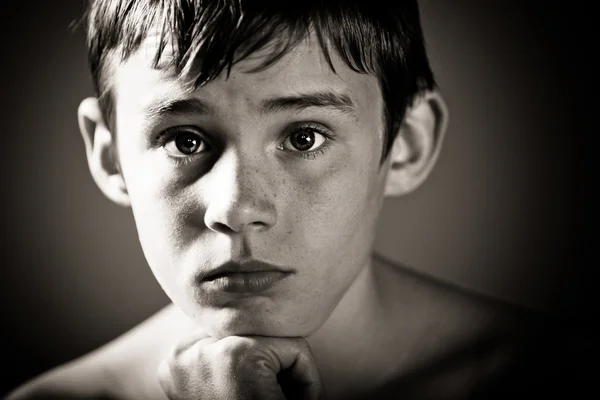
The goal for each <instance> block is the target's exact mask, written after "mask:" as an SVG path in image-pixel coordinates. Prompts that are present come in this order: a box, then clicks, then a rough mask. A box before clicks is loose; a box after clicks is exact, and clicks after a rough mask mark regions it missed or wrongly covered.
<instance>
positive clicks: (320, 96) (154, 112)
mask: <svg viewBox="0 0 600 400" xmlns="http://www.w3.org/2000/svg"><path fill="white" fill-rule="evenodd" d="M310 107H320V108H332V109H335V110H337V111H339V112H341V113H344V114H351V115H355V112H356V108H355V105H354V103H353V102H352V99H351V98H350V96H348V95H346V94H344V93H338V92H333V91H320V92H313V93H306V94H299V95H292V96H283V97H276V98H272V99H267V100H265V101H263V102H262V103H261V104H260V106H259V109H258V111H259V113H260V114H269V113H276V112H282V111H296V112H299V111H303V110H305V109H307V108H310ZM145 113H146V116H147V117H149V118H151V119H160V118H163V117H165V116H167V115H169V116H178V115H189V114H197V115H208V114H215V113H216V110H215V108H214V107H212V106H211V105H210V104H208V103H206V102H204V101H202V100H200V99H198V98H195V97H194V98H184V99H168V100H163V101H159V102H156V103H154V104H152V105H150V106H149V107H148V108H147V109H146V111H145Z"/></svg>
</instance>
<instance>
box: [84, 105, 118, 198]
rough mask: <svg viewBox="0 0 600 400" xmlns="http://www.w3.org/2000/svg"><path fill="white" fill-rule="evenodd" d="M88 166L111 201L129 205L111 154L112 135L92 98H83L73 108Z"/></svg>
mask: <svg viewBox="0 0 600 400" xmlns="http://www.w3.org/2000/svg"><path fill="white" fill-rule="evenodd" d="M77 116H78V121H79V130H80V132H81V135H82V137H83V143H84V145H85V152H86V155H87V160H88V166H89V168H90V172H91V174H92V177H93V178H94V181H95V182H96V184H97V185H98V187H99V188H100V190H101V191H102V192H103V193H104V195H105V196H106V197H108V198H109V199H111V200H112V201H113V202H115V203H117V204H119V205H122V206H125V207H127V206H129V195H128V193H127V188H126V187H125V181H124V179H123V175H122V174H121V171H120V170H119V167H118V160H117V159H116V157H115V154H114V145H115V143H114V142H113V135H112V134H111V132H110V131H109V130H108V128H107V127H106V125H105V123H104V120H103V118H102V113H101V111H100V107H99V105H98V100H97V99H96V98H92V97H90V98H87V99H85V100H83V101H82V102H81V104H80V105H79V109H78V110H77Z"/></svg>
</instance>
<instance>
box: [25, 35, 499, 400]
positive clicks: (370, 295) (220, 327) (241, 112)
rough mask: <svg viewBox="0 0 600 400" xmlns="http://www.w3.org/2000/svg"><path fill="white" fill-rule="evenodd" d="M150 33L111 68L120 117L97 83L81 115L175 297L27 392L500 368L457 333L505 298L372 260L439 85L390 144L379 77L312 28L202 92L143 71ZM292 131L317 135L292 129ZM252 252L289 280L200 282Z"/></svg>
mask: <svg viewBox="0 0 600 400" xmlns="http://www.w3.org/2000/svg"><path fill="white" fill-rule="evenodd" d="M153 46H154V47H155V43H154V44H153V42H152V40H147V41H146V42H145V43H144V44H143V45H142V48H141V49H140V50H139V51H138V52H137V53H136V54H135V55H133V56H131V57H130V58H129V59H128V60H126V61H124V62H123V63H121V64H119V65H115V66H114V71H113V73H114V76H113V78H114V85H115V91H114V92H115V108H116V121H115V126H116V128H115V129H116V132H117V133H116V134H112V133H111V132H109V130H108V128H107V126H106V124H105V123H104V121H103V120H102V115H101V113H100V111H99V108H98V104H97V101H96V100H95V99H86V100H84V101H83V102H82V104H81V106H80V109H79V118H80V119H79V122H80V129H81V131H82V135H83V139H84V143H85V147H86V152H87V156H88V161H89V166H90V170H91V173H92V176H93V178H94V179H95V181H96V183H97V185H98V186H99V187H100V189H101V190H102V191H103V192H104V194H105V195H106V196H107V197H108V198H110V199H111V200H113V201H114V202H115V203H117V204H121V205H123V206H128V207H129V206H130V207H131V209H132V211H133V215H134V218H135V222H136V227H137V230H138V235H139V239H140V243H141V245H142V249H143V251H144V254H145V256H146V259H147V261H148V264H149V266H150V268H151V269H152V271H153V273H154V275H155V276H156V278H157V280H158V282H159V283H160V284H161V286H162V288H163V289H164V290H165V292H166V294H167V295H168V296H169V297H170V298H171V300H172V301H173V304H174V306H172V307H168V308H166V309H165V310H163V311H161V312H160V313H159V314H157V315H156V316H155V317H154V318H152V319H150V320H149V321H147V322H145V323H143V324H142V325H141V326H139V327H138V328H136V329H135V330H133V331H132V332H130V333H128V334H126V335H124V336H123V337H121V338H119V339H117V340H115V341H114V342H112V343H109V344H108V345H106V346H104V347H103V348H101V349H99V350H98V351H96V352H94V353H93V354H91V355H89V356H86V357H84V358H82V359H80V360H77V361H75V362H74V363H71V364H70V365H67V366H64V367H61V368H60V369H58V370H55V371H54V372H51V373H49V374H46V375H45V376H44V377H42V378H40V379H39V380H38V381H37V383H33V384H32V385H30V386H29V387H30V388H33V389H32V391H37V390H40V391H43V390H56V389H53V388H57V387H62V388H63V393H64V392H66V393H73V392H76V393H78V395H77V396H75V397H78V398H90V397H93V395H106V396H108V397H110V398H123V399H129V398H131V399H135V398H149V399H153V398H156V399H161V398H165V394H164V393H167V394H168V397H169V398H171V399H187V398H194V399H198V398H200V399H203V398H215V397H216V398H224V399H228V400H229V399H231V400H234V399H235V400H241V399H245V398H248V395H249V393H248V391H247V390H246V389H247V388H248V387H251V388H253V389H252V390H251V393H250V394H251V395H253V396H254V397H257V398H263V399H264V398H267V399H270V398H274V399H280V398H282V397H281V396H282V392H281V391H280V388H279V387H278V383H277V379H276V375H277V374H278V373H279V372H282V371H283V370H286V369H289V370H291V372H292V374H291V375H292V377H293V379H292V381H293V383H294V384H296V386H298V384H299V385H300V387H301V388H302V390H303V391H304V392H305V393H306V396H305V399H313V398H315V396H317V395H320V396H321V398H324V399H331V400H334V399H348V400H350V399H353V398H356V399H363V398H385V397H386V396H388V397H390V396H391V398H397V396H398V394H399V393H401V394H403V395H404V394H405V395H406V397H408V398H412V399H414V398H418V396H425V395H427V396H430V398H431V397H433V398H435V397H436V396H438V397H439V396H442V398H448V396H450V397H456V396H453V394H456V395H457V396H458V395H463V394H465V393H466V392H468V391H469V390H471V388H472V385H471V382H473V381H478V380H481V379H483V377H485V376H486V375H488V374H489V373H490V371H492V370H494V369H496V368H497V367H499V365H500V364H502V362H503V360H504V357H505V356H506V354H507V353H506V351H504V350H503V349H502V348H500V349H499V350H498V349H493V347H494V346H491V347H490V350H489V351H483V352H482V351H479V352H478V353H477V356H476V357H474V356H473V355H472V354H471V353H469V352H466V351H464V348H469V347H471V346H472V345H474V344H475V343H479V342H481V341H486V340H487V339H488V337H489V336H490V335H491V336H497V335H501V334H502V333H504V332H505V330H506V329H507V325H509V326H510V325H511V321H510V320H511V318H510V316H509V314H506V313H505V312H504V311H501V310H500V308H495V307H493V306H491V305H490V304H489V303H487V302H482V301H480V300H477V299H476V298H472V297H469V296H465V295H463V294H461V293H460V292H458V291H452V290H448V288H446V287H444V286H443V285H440V284H437V283H434V282H432V281H430V280H426V279H423V278H422V277H418V276H415V275H414V274H411V273H409V272H407V271H405V270H402V269H397V268H394V267H392V266H391V265H389V264H387V263H385V262H382V261H381V260H380V259H379V258H377V257H372V247H373V241H374V238H375V227H376V223H377V219H378V215H379V211H380V209H381V206H382V203H383V199H384V197H385V196H401V195H405V194H408V193H410V192H411V191H412V190H414V189H415V188H416V187H418V186H419V185H420V184H421V183H422V182H423V181H424V180H425V179H426V177H427V176H428V174H429V172H430V171H431V169H432V167H433V165H434V164H435V161H436V158H437V155H438V153H439V149H440V143H441V141H442V137H443V134H444V131H445V127H446V121H447V110H446V107H445V104H444V102H443V100H442V99H441V96H440V95H439V94H438V93H423V94H422V95H421V96H419V98H418V99H416V100H415V102H414V104H412V105H411V106H410V107H409V108H408V109H407V110H406V114H405V119H404V121H403V122H404V123H403V125H402V127H401V129H400V132H399V134H398V135H397V137H396V139H395V141H394V146H393V149H392V150H391V153H390V154H389V155H388V156H387V157H386V158H385V159H383V160H382V158H381V152H382V148H383V138H384V136H383V135H384V129H383V119H382V110H383V104H382V96H381V91H380V88H379V86H378V81H377V80H376V78H375V77H374V76H371V75H366V74H358V73H356V72H355V71H352V70H351V69H350V68H349V67H348V66H347V65H345V64H344V63H343V62H342V61H341V60H340V59H339V58H338V57H336V56H335V54H334V57H333V60H332V62H333V63H334V64H335V70H336V71H337V72H336V73H334V72H333V71H332V69H331V68H330V66H329V64H328V63H327V61H326V60H325V59H324V57H323V54H322V52H321V50H320V48H319V46H318V44H317V42H316V39H315V38H311V37H307V38H306V40H305V41H302V42H301V43H299V44H298V46H297V47H295V48H294V49H292V50H291V51H290V53H288V54H286V55H285V56H284V57H282V58H281V59H280V60H279V61H278V62H277V63H276V64H274V65H272V66H271V67H269V68H268V69H266V70H262V71H259V72H249V71H254V70H255V68H253V67H255V63H256V62H257V61H260V60H261V59H262V57H263V56H264V55H263V54H261V53H260V52H258V53H257V54H254V55H253V57H250V58H249V59H247V60H243V61H241V62H240V63H239V64H236V65H235V66H234V67H233V68H232V71H231V75H230V76H229V77H219V78H218V79H216V80H214V81H212V82H210V83H208V84H207V85H205V86H203V87H201V88H199V89H197V90H195V91H193V92H191V91H189V89H186V88H185V87H184V86H182V84H181V81H179V80H177V79H175V78H174V77H173V76H172V75H171V74H169V73H168V71H167V72H165V71H158V70H155V69H153V68H151V67H150V60H151V57H148V54H152V51H153V48H154V47H153ZM332 99H333V100H332ZM174 101H175V102H174ZM181 104H185V106H184V107H182V106H181ZM290 105H291V106H290ZM173 110H178V111H177V112H173ZM300 134H303V135H312V139H311V140H310V141H309V148H299V147H298V144H294V143H295V141H294V140H292V139H293V138H296V140H299V138H301V136H298V135H300ZM179 139H181V140H179ZM178 140H179V141H178ZM115 147H116V150H117V152H116V154H118V165H117V164H116V163H115V159H114V157H113V152H112V150H113V148H115ZM300 147H302V146H300ZM252 260H254V261H261V262H263V263H268V264H273V265H276V266H277V267H278V268H280V269H283V270H284V271H285V273H286V278H285V279H282V280H280V281H278V283H277V284H275V285H273V286H272V287H270V288H269V289H265V290H261V291H259V292H253V293H246V292H244V291H243V290H241V289H240V290H234V291H227V290H220V289H219V288H218V287H216V286H214V285H213V286H211V284H210V283H206V281H205V280H203V279H202V278H203V277H205V276H207V274H210V273H211V271H212V272H214V271H216V270H218V268H219V267H223V266H224V265H227V264H228V263H231V262H237V263H244V262H248V261H252ZM280 272H281V271H280ZM215 287H216V289H215ZM238 289H239V288H238ZM199 328H202V330H203V333H199V332H198V329H199ZM207 336H208V338H207ZM248 337H251V338H250V339H248ZM174 348H175V350H173V349H174ZM492 350H494V351H492ZM496 350H498V352H496ZM456 352H458V353H460V354H461V355H462V356H461V357H460V358H459V359H458V360H457V361H455V362H448V361H445V362H444V365H445V368H443V369H439V368H437V367H436V368H433V366H439V364H440V362H441V360H444V359H446V358H447V357H448V356H449V354H452V353H456ZM498 354H499V355H498ZM248 360H251V362H250V364H248ZM249 366H251V367H252V368H249ZM424 371H425V372H427V373H425V372H424ZM88 385H92V386H88ZM282 387H283V386H282ZM36 388H37V389H36ZM244 388H245V389H244ZM386 388H388V389H386ZM28 390H29V389H24V391H23V392H21V393H26V392H27V391H28ZM382 390H383V391H384V392H386V391H387V392H388V393H382ZM317 392H318V393H317ZM14 398H30V397H27V396H26V395H24V396H16V397H14ZM250 398H252V396H250Z"/></svg>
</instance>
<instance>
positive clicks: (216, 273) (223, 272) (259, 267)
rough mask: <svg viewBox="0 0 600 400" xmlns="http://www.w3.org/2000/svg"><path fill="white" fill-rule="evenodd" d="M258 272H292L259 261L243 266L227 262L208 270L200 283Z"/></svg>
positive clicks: (246, 263)
mask: <svg viewBox="0 0 600 400" xmlns="http://www.w3.org/2000/svg"><path fill="white" fill-rule="evenodd" d="M260 272H263V273H264V272H282V273H292V272H293V271H292V270H291V269H289V268H283V267H280V266H277V265H274V264H268V263H264V262H260V261H249V262H245V263H243V264H240V263H237V262H233V261H230V262H227V263H225V264H223V265H221V266H220V267H218V268H215V269H213V270H210V271H208V272H206V273H205V274H203V276H202V277H201V280H202V281H213V280H215V279H217V278H222V277H226V276H227V275H233V274H236V275H237V274H251V273H260Z"/></svg>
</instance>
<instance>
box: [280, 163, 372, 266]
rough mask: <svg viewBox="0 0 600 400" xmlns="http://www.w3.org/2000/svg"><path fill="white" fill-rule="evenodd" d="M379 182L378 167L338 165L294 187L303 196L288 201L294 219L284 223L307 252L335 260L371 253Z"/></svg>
mask: <svg viewBox="0 0 600 400" xmlns="http://www.w3.org/2000/svg"><path fill="white" fill-rule="evenodd" d="M379 181H380V179H379V174H378V169H377V168H373V166H372V165H371V164H370V163H366V162H363V163H362V164H359V163H348V164H341V165H340V166H339V167H337V168H336V169H332V170H331V171H329V172H328V173H326V174H323V175H322V176H321V177H320V178H319V179H311V180H309V181H306V182H302V183H300V184H299V185H298V186H297V189H296V190H294V192H296V193H301V194H302V195H301V196H295V198H294V199H293V202H291V203H290V204H291V205H290V207H291V210H292V211H291V212H290V215H294V218H293V220H292V221H290V222H288V224H289V225H288V226H289V227H290V229H291V230H292V231H294V232H295V233H296V235H294V236H295V239H297V243H298V244H300V243H301V244H302V245H303V246H304V247H305V253H306V254H307V255H306V257H310V258H314V259H317V258H318V259H319V260H331V264H334V265H335V264H339V263H340V262H344V261H345V260H351V261H353V262H357V261H358V259H364V257H365V256H366V254H369V253H370V247H371V245H372V239H373V236H374V225H375V222H376V219H377V215H378V210H379V207H380V203H381V201H380V197H381V196H380V192H381V187H380V185H379ZM298 250H302V249H298ZM292 253H294V252H292ZM355 259H356V261H355Z"/></svg>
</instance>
